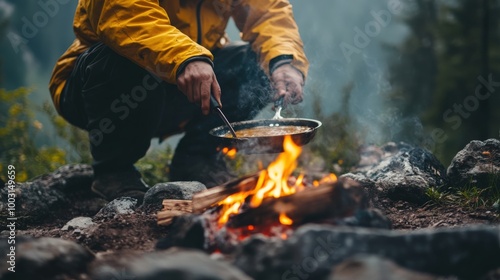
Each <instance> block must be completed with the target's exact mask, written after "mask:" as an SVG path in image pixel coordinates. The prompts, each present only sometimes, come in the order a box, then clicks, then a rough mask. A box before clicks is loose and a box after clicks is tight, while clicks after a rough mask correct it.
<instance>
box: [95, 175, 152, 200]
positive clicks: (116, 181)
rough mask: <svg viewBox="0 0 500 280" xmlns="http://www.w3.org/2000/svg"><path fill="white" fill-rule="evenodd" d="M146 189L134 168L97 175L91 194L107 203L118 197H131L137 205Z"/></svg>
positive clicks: (146, 186)
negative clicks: (135, 200)
mask: <svg viewBox="0 0 500 280" xmlns="http://www.w3.org/2000/svg"><path fill="white" fill-rule="evenodd" d="M148 188H149V187H148V185H147V184H146V183H145V182H144V181H143V180H142V178H141V174H140V173H139V171H137V170H136V169H135V168H134V169H133V170H126V171H125V170H120V171H115V172H110V173H105V174H102V175H98V176H96V177H95V178H94V182H93V183H92V187H91V189H92V192H94V193H95V194H97V195H99V196H101V197H103V198H104V199H106V200H108V201H111V200H113V199H115V198H119V197H132V198H135V199H137V203H138V204H139V203H142V200H143V199H144V194H145V193H146V192H147V191H148Z"/></svg>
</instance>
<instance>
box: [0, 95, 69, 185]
mask: <svg viewBox="0 0 500 280" xmlns="http://www.w3.org/2000/svg"><path fill="white" fill-rule="evenodd" d="M29 94H30V90H29V89H27V88H19V89H16V90H13V91H7V90H5V89H0V104H1V107H2V108H1V109H2V110H1V111H0V178H1V179H2V180H4V181H5V179H6V178H5V175H6V172H5V169H6V167H7V166H8V165H14V166H15V167H16V181H17V182H23V181H26V180H28V179H29V178H31V177H34V176H37V175H40V174H43V173H45V172H48V171H52V170H54V169H55V168H57V167H59V166H60V165H62V164H65V163H66V152H65V150H63V149H62V148H59V147H52V146H41V147H39V146H37V144H36V141H35V139H36V137H37V135H39V134H41V133H42V131H43V125H42V123H41V122H40V121H39V120H38V119H36V118H35V113H34V110H33V109H32V107H31V106H30V103H29V100H28V96H29Z"/></svg>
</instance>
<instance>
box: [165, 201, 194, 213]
mask: <svg viewBox="0 0 500 280" xmlns="http://www.w3.org/2000/svg"><path fill="white" fill-rule="evenodd" d="M162 205H163V209H162V210H179V211H185V212H192V211H193V206H192V205H193V203H192V201H191V200H179V199H164V200H163V202H162Z"/></svg>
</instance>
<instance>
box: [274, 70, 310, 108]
mask: <svg viewBox="0 0 500 280" xmlns="http://www.w3.org/2000/svg"><path fill="white" fill-rule="evenodd" d="M271 82H272V86H273V88H274V100H278V99H279V98H280V97H281V96H283V97H284V98H283V106H284V107H286V105H288V104H298V103H300V102H302V100H303V98H304V93H303V89H304V88H303V87H304V78H303V76H302V73H300V71H299V70H297V69H295V68H294V67H293V66H292V65H290V64H283V65H281V66H279V67H278V68H276V70H274V72H273V74H272V75H271Z"/></svg>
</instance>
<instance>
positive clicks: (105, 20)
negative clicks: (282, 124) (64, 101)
mask: <svg viewBox="0 0 500 280" xmlns="http://www.w3.org/2000/svg"><path fill="white" fill-rule="evenodd" d="M230 17H233V19H234V21H235V23H236V26H237V27H238V28H239V29H240V31H241V36H242V39H243V40H244V41H248V42H250V43H251V45H252V49H253V50H254V51H255V52H256V53H257V54H258V56H259V61H260V64H261V67H262V69H264V71H265V72H266V73H268V74H269V62H270V61H271V59H273V58H275V57H277V56H280V55H293V61H292V65H293V66H294V67H295V68H297V69H298V70H300V71H301V72H302V73H303V74H304V75H307V68H308V61H307V59H306V57H305V54H304V51H303V44H302V41H301V39H300V36H299V32H298V28H297V25H296V23H295V21H294V19H293V14H292V7H291V5H290V3H289V1H288V0H79V2H78V6H77V9H76V13H75V18H74V23H73V28H74V31H75V35H76V39H75V41H74V42H73V44H72V45H71V46H70V47H69V48H68V50H67V51H66V52H65V53H64V54H63V55H62V56H61V58H59V60H58V61H57V63H56V65H55V68H54V71H53V73H52V78H51V80H50V84H49V89H50V92H51V96H52V100H53V101H54V104H55V106H56V108H57V109H59V98H60V94H61V92H62V89H63V87H64V84H65V81H66V79H67V78H68V77H69V75H70V73H71V71H72V69H73V66H74V64H75V61H76V58H77V57H78V55H79V54H81V53H82V52H84V51H85V50H86V49H88V48H89V47H90V46H92V45H93V44H94V43H96V42H100V41H101V42H104V43H105V44H106V45H107V46H109V47H110V48H112V49H113V50H114V51H115V52H117V53H118V54H120V55H122V56H124V57H127V58H128V59H130V60H131V61H133V62H135V63H137V64H138V65H140V66H142V67H143V68H145V69H147V70H149V71H150V72H152V73H155V74H156V75H158V76H159V77H161V78H162V79H164V80H165V81H167V82H169V83H172V84H175V83H176V72H177V69H178V68H179V66H180V65H181V64H182V62H184V61H185V60H187V59H189V58H191V57H194V56H206V57H209V58H210V59H213V56H212V54H211V52H210V51H211V50H214V49H217V48H221V47H222V46H224V45H225V44H227V42H228V40H227V36H226V34H225V29H226V25H227V22H228V20H229V18H230Z"/></svg>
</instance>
